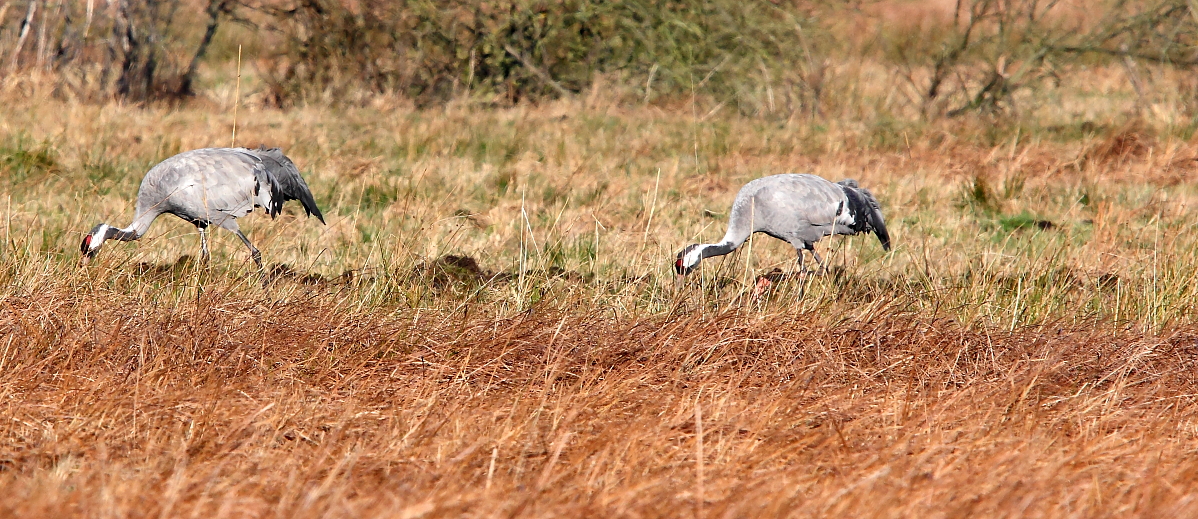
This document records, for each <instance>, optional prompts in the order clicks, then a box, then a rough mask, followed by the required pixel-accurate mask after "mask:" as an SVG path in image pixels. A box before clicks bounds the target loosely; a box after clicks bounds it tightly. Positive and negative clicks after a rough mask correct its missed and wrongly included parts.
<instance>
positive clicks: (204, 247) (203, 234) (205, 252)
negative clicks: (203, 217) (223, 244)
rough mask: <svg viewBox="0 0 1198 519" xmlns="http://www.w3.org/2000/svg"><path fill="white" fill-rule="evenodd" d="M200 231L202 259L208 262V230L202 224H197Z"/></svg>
mask: <svg viewBox="0 0 1198 519" xmlns="http://www.w3.org/2000/svg"><path fill="white" fill-rule="evenodd" d="M196 229H199V231H200V261H202V262H204V263H208V232H207V231H206V230H205V229H204V228H203V227H200V226H198V225H197V226H196Z"/></svg>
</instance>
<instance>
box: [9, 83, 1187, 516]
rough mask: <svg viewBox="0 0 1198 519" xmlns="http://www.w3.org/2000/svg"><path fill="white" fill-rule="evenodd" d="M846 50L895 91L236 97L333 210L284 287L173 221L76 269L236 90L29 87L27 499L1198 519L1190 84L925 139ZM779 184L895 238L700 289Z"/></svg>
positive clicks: (21, 321)
mask: <svg viewBox="0 0 1198 519" xmlns="http://www.w3.org/2000/svg"><path fill="white" fill-rule="evenodd" d="M845 67H846V69H845V70H841V71H839V73H838V75H836V76H835V77H838V78H857V79H856V80H855V81H857V82H855V83H851V84H845V85H841V86H843V87H844V88H856V89H858V90H856V92H858V93H860V95H861V97H862V98H863V99H873V100H875V101H874V102H875V106H874V108H876V110H873V109H866V108H868V106H866V107H865V108H863V107H862V106H856V107H854V106H841V107H837V106H835V105H833V106H829V107H827V110H828V113H826V114H825V115H824V116H823V117H821V118H818V119H815V118H808V117H797V116H796V117H790V118H785V117H755V118H745V117H741V116H738V115H735V114H734V113H732V110H725V109H722V108H721V107H720V105H719V104H715V103H707V104H704V103H699V102H695V103H691V104H687V103H682V102H679V103H677V104H676V105H668V104H665V103H662V104H654V105H649V106H639V105H636V104H629V103H628V102H626V101H624V100H621V99H618V98H617V97H616V96H611V95H607V93H605V92H604V91H602V90H601V89H598V88H597V89H594V90H593V91H592V92H590V93H588V94H586V95H582V96H578V97H576V98H573V99H568V100H563V101H558V102H553V103H546V104H542V105H539V106H525V105H519V106H516V107H512V108H484V107H479V106H475V105H473V104H471V103H469V102H465V101H463V102H460V103H453V104H450V105H449V106H447V107H444V108H439V109H425V110H416V109H413V108H411V107H410V106H407V105H404V104H402V103H395V102H391V101H388V100H387V99H385V98H380V99H379V100H378V101H377V102H376V103H374V105H373V106H369V107H361V108H340V109H330V108H324V107H321V106H306V107H297V108H294V109H291V110H288V111H278V110H271V109H266V108H262V107H259V106H256V105H253V104H251V105H250V106H247V107H242V108H241V112H240V115H239V129H238V134H237V136H238V138H237V144H239V145H248V146H256V145H258V144H259V143H265V144H268V145H277V146H282V147H284V148H285V149H286V151H287V153H288V155H289V156H290V157H291V158H293V159H294V160H295V162H296V163H297V164H298V165H299V167H300V169H301V171H302V172H303V174H304V175H305V177H306V178H307V179H308V182H309V184H310V185H311V186H312V191H313V192H314V193H315V195H316V199H317V201H318V203H319V204H320V206H321V207H322V209H324V212H325V215H326V220H327V222H328V225H326V226H321V225H320V224H319V222H317V221H316V220H315V219H305V218H303V217H302V212H301V211H300V210H299V209H298V206H293V207H289V208H288V210H287V211H286V214H284V215H282V216H281V217H280V218H278V219H277V220H274V221H271V220H270V219H268V218H265V217H263V216H261V215H260V214H259V215H256V216H253V217H250V218H246V219H244V220H243V222H244V223H243V225H242V228H243V229H245V230H246V233H247V234H248V236H249V237H250V238H251V239H252V240H254V241H255V242H256V243H257V244H258V246H259V248H261V249H262V251H263V254H264V256H265V261H266V263H267V265H268V271H269V274H268V277H269V278H270V282H269V283H268V284H266V286H263V284H262V283H261V282H260V279H259V277H258V274H257V272H256V271H255V270H254V269H253V268H252V263H251V262H250V261H249V255H248V253H247V252H246V250H245V249H244V247H243V246H242V245H241V244H240V242H239V241H238V240H236V239H235V238H234V237H233V236H232V235H229V234H228V233H223V232H222V231H216V232H215V233H213V236H214V240H213V244H212V247H213V258H212V261H211V262H210V263H209V264H208V265H200V264H197V263H196V262H195V261H194V260H193V258H194V257H195V256H196V255H198V249H199V240H198V236H197V235H196V233H195V231H194V228H193V227H191V226H190V225H188V224H185V223H183V222H182V221H180V220H178V219H175V218H173V217H170V216H165V217H163V218H162V219H160V220H159V221H158V222H157V223H155V225H154V227H152V228H151V230H150V232H149V234H148V235H147V236H146V237H145V238H143V239H142V240H141V241H139V242H134V243H127V244H126V243H116V242H113V243H109V244H108V245H106V246H105V249H104V251H103V252H102V253H101V255H100V256H99V257H98V258H97V261H96V262H93V263H92V264H91V265H89V266H87V267H86V268H81V267H79V265H78V259H79V258H78V254H79V253H78V250H79V241H80V240H81V238H82V235H83V233H85V232H86V231H87V230H89V229H90V228H91V227H92V226H93V225H94V224H96V223H99V222H101V221H104V222H108V223H110V224H114V225H120V226H123V225H126V224H127V223H128V222H129V220H130V219H131V218H132V212H133V203H134V199H135V195H136V191H137V186H138V183H139V182H140V179H141V177H142V175H143V174H144V172H145V171H146V170H147V169H148V168H149V167H150V166H152V165H153V164H155V163H156V162H157V161H160V160H162V159H164V158H166V157H169V156H171V155H173V154H175V153H177V152H179V151H182V150H187V149H192V148H198V147H207V146H227V145H229V144H230V131H229V130H230V123H231V114H230V111H231V107H230V106H229V105H228V104H227V103H224V104H222V100H224V99H227V97H224V96H227V92H226V90H227V88H226V87H227V85H223V84H220V85H215V86H212V87H211V89H210V90H207V91H206V92H205V94H204V96H203V97H201V98H200V99H198V100H196V101H194V102H192V103H190V104H187V105H184V106H182V107H178V108H168V107H155V106H140V107H139V106H128V105H121V104H117V103H109V104H100V105H97V104H81V103H75V102H71V101H64V100H61V99H57V98H53V97H49V96H47V95H44V94H39V90H38V89H37V87H36V85H32V86H28V87H27V89H26V90H21V89H22V88H26V87H23V86H18V87H11V85H10V88H9V90H10V91H9V94H8V95H9V97H7V98H6V101H7V102H6V105H5V107H4V108H3V109H2V111H3V112H2V114H3V117H2V118H0V170H2V171H3V179H2V180H0V197H2V199H0V204H3V207H4V212H3V225H4V230H3V232H4V239H5V241H4V246H3V249H2V256H0V396H2V398H0V488H3V489H4V490H5V491H4V492H3V496H2V497H0V514H2V515H12V516H23V517H33V516H94V517H109V516H137V517H142V516H146V517H148V516H157V517H175V516H189V517H226V516H228V517H243V516H244V517H264V516H277V517H301V516H302V517H306V516H346V517H362V516H388V517H389V516H395V517H440V516H455V517H456V516H461V515H469V516H486V517H491V516H511V517H525V516H573V515H591V516H612V515H618V516H694V517H752V516H887V517H890V516H896V515H906V516H921V517H924V516H946V517H948V516H966V515H970V516H973V515H987V516H993V515H1019V516H1025V515H1026V516H1074V515H1076V516H1120V517H1124V516H1129V515H1131V516H1185V515H1195V514H1198V505H1196V504H1195V503H1198V501H1195V499H1194V498H1195V494H1194V492H1193V490H1192V488H1191V487H1192V481H1193V480H1194V478H1195V477H1196V476H1198V462H1196V461H1195V458H1194V456H1193V452H1194V450H1195V449H1196V448H1198V438H1196V437H1195V435H1196V434H1198V420H1196V419H1195V411H1196V404H1198V401H1196V399H1195V396H1194V395H1195V394H1198V380H1196V379H1195V376H1194V373H1195V368H1196V367H1198V366H1195V358H1198V357H1195V353H1198V351H1195V348H1196V347H1198V326H1196V324H1198V323H1196V321H1195V319H1194V318H1193V317H1192V315H1193V310H1194V302H1195V290H1198V276H1196V275H1195V272H1196V270H1198V260H1196V259H1195V255H1196V253H1198V238H1196V237H1195V235H1194V234H1193V232H1192V231H1191V230H1192V229H1193V228H1194V226H1195V225H1196V224H1198V218H1195V216H1194V215H1193V211H1192V210H1191V209H1190V207H1191V206H1192V205H1193V203H1194V202H1195V201H1196V200H1195V197H1196V195H1198V192H1196V191H1195V189H1194V187H1193V183H1192V178H1193V175H1194V171H1195V167H1196V164H1198V147H1196V146H1195V145H1194V144H1193V142H1192V139H1191V136H1190V134H1191V133H1192V129H1193V128H1192V126H1187V125H1188V124H1190V123H1189V122H1188V118H1187V117H1188V116H1187V115H1186V114H1184V113H1180V112H1179V111H1178V110H1179V108H1178V107H1180V106H1182V104H1181V102H1180V101H1178V100H1177V99H1178V98H1177V96H1178V95H1180V94H1177V93H1176V92H1172V93H1168V95H1165V94H1162V97H1161V98H1160V99H1159V100H1158V101H1159V102H1157V103H1155V104H1151V105H1148V106H1141V107H1138V108H1137V101H1136V99H1135V96H1134V93H1131V91H1130V88H1131V87H1130V86H1128V85H1127V84H1126V79H1122V77H1121V76H1120V75H1119V74H1120V72H1119V71H1118V69H1102V68H1101V67H1096V68H1095V69H1094V70H1092V71H1091V72H1090V73H1089V74H1080V75H1076V76H1071V77H1076V80H1075V81H1076V83H1074V84H1066V85H1063V86H1061V87H1060V88H1058V89H1056V90H1052V91H1051V92H1050V93H1049V94H1047V95H1046V97H1043V98H1037V99H1031V100H1023V101H1021V102H1022V103H1023V104H1022V105H1021V106H1023V107H1024V108H1023V109H1024V110H1025V111H1027V112H1029V113H1032V114H1034V115H1029V116H1025V117H1022V118H1020V119H1017V120H1005V119H988V118H973V117H970V118H961V119H946V120H940V121H935V122H910V121H912V120H913V119H895V118H890V117H889V116H886V115H885V114H889V113H895V110H894V109H889V108H887V106H888V105H886V103H890V102H893V101H888V100H887V99H888V94H886V91H887V90H886V89H887V83H886V81H885V75H884V74H881V73H880V72H878V70H876V69H874V68H870V67H869V66H868V64H856V65H846V66H845ZM854 67H855V68H854ZM1158 74H1159V75H1158V80H1159V84H1160V85H1167V84H1171V83H1169V82H1168V81H1166V80H1167V79H1169V77H1168V75H1167V73H1166V72H1158ZM879 77H880V78H882V79H879ZM871 78H872V79H871ZM1162 88H1163V87H1162ZM1061 92H1065V93H1067V94H1065V93H1061ZM1170 96H1173V97H1170ZM863 106H864V105H863ZM884 108H885V110H884ZM1135 114H1139V115H1138V116H1136V115H1135ZM904 121H907V122H904ZM787 171H797V172H811V173H815V174H818V175H821V176H823V177H825V178H829V179H831V180H839V179H841V178H856V179H858V180H859V181H860V182H861V184H862V185H863V186H865V187H868V188H870V189H871V190H872V191H873V192H874V193H875V194H876V195H877V197H878V199H879V200H880V201H881V203H882V206H883V210H884V212H885V214H886V216H887V219H888V225H889V228H890V231H891V235H892V237H893V239H894V245H895V247H894V250H893V251H891V252H889V253H885V252H883V251H882V249H881V247H880V246H879V244H878V243H877V241H876V240H875V239H874V238H873V237H872V236H861V237H851V238H845V237H836V238H832V239H828V240H825V241H824V242H822V243H821V244H820V251H821V253H822V254H823V256H824V257H825V258H826V259H828V260H829V262H830V264H831V266H832V268H831V269H830V272H829V273H828V274H827V275H822V276H806V277H802V278H798V279H791V280H789V281H786V282H783V283H779V284H777V285H775V286H774V287H773V288H772V289H771V290H770V291H767V292H765V293H763V294H757V293H755V291H754V290H753V287H754V286H755V280H756V279H757V277H758V276H759V275H762V274H765V273H768V272H770V271H771V270H773V269H775V268H778V269H782V270H783V271H788V270H790V269H792V268H793V265H794V251H793V249H791V248H790V247H789V246H788V245H786V244H784V243H782V242H779V241H777V240H773V239H771V238H768V237H758V238H755V239H753V240H752V241H751V242H750V243H748V244H746V245H745V247H743V248H742V249H741V250H740V251H738V252H737V253H735V254H732V255H729V256H727V257H725V258H722V259H713V260H709V261H707V262H705V263H704V264H703V265H702V266H701V267H700V269H699V270H698V271H697V272H696V273H695V274H693V275H692V276H691V278H690V279H689V280H688V281H687V282H686V283H684V284H679V283H676V281H675V279H674V277H673V273H672V270H671V268H670V267H671V263H672V260H673V257H674V254H675V253H676V252H677V251H678V250H679V249H681V248H682V247H683V246H684V245H686V244H688V243H693V242H700V241H702V242H710V241H714V240H716V239H718V238H719V237H720V236H722V235H723V232H724V230H725V228H724V225H725V219H726V217H727V212H728V206H729V204H730V202H731V200H732V198H733V196H734V195H735V192H736V190H737V189H738V188H739V186H740V185H742V184H743V183H744V182H746V181H748V180H750V179H753V178H756V177H759V176H763V175H766V174H772V173H781V172H787ZM450 256H452V258H450Z"/></svg>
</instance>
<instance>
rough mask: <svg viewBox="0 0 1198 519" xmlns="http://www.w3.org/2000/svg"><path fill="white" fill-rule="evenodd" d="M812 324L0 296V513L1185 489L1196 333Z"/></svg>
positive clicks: (839, 509) (1101, 500)
mask: <svg viewBox="0 0 1198 519" xmlns="http://www.w3.org/2000/svg"><path fill="white" fill-rule="evenodd" d="M822 322H824V319H823V317H822V316H817V315H809V314H771V315H766V316H751V315H743V314H740V313H737V312H731V313H723V314H717V315H709V316H703V315H677V316H673V317H654V318H611V317H604V316H601V315H596V314H594V313H587V312H574V311H558V310H551V309H543V310H536V311H531V312H527V313H524V314H520V315H516V316H513V317H507V318H500V317H491V316H486V315H469V316H462V315H461V314H456V315H454V314H448V313H440V312H427V311H425V312H419V313H417V312H413V311H400V312H396V313H393V314H386V315H383V314H377V313H360V312H354V311H351V310H347V309H344V308H341V307H340V305H338V304H336V301H335V300H332V299H329V298H316V299H308V300H303V301H293V302H286V301H278V302H267V301H255V300H245V299H240V298H237V297H228V296H221V295H219V294H205V295H204V296H202V297H200V298H199V299H194V300H184V301H181V302H180V303H178V304H175V305H163V306H157V307H153V306H145V305H144V304H143V303H140V302H138V301H136V300H131V299H129V298H128V297H127V296H122V295H119V294H109V295H100V294H79V295H71V294H69V293H67V292H63V291H48V292H41V293H37V294H30V295H28V296H24V297H12V298H9V299H7V300H6V303H5V305H4V306H3V307H2V309H0V329H2V330H3V333H4V336H5V337H8V338H10V340H9V341H8V342H9V343H10V347H7V348H4V350H3V351H4V354H3V356H2V357H0V369H3V371H4V373H5V377H4V381H3V383H2V385H0V391H3V392H4V394H5V395H6V398H5V399H4V400H3V404H0V413H2V414H3V418H4V420H3V422H4V423H5V424H7V425H5V426H4V427H3V428H0V437H2V441H0V445H2V446H3V447H0V460H2V461H0V467H2V470H0V484H2V485H4V487H5V488H7V490H8V491H7V492H6V494H5V497H4V498H2V499H0V509H3V510H4V511H5V513H7V514H14V515H22V516H30V515H40V516H61V515H64V514H65V515H73V514H74V513H75V512H74V511H76V510H89V511H91V513H104V514H115V515H138V516H154V515H197V514H198V515H201V516H220V515H228V514H233V515H239V516H261V515H284V516H293V517H308V516H326V515H341V514H348V515H354V516H370V515H392V514H395V513H416V512H420V513H421V515H424V516H458V515H461V514H468V515H487V516H489V515H512V514H515V515H522V516H538V515H554V516H561V515H578V514H598V515H627V514H636V515H655V516H662V515H669V516H677V515H678V514H679V513H683V514H690V513H696V514H699V513H701V514H706V515H715V516H719V515H725V514H732V515H739V514H751V515H791V514H795V513H799V514H800V515H813V516H814V515H846V514H847V515H854V516H875V515H885V516H893V515H895V514H901V515H925V514H928V513H947V514H949V515H978V514H981V515H1000V514H1013V513H1023V514H1034V515H1060V514H1064V513H1082V514H1085V515H1088V516H1113V515H1125V512H1126V511H1127V510H1131V509H1134V510H1136V514H1137V515H1147V516H1159V515H1178V514H1189V513H1194V512H1195V510H1193V508H1192V507H1193V501H1192V500H1189V499H1187V498H1186V497H1185V494H1184V493H1174V492H1172V491H1170V490H1168V489H1169V488H1185V486H1186V482H1187V481H1189V480H1190V478H1192V477H1193V474H1194V473H1195V470H1198V463H1195V461H1193V457H1192V456H1189V454H1188V453H1189V452H1192V450H1193V449H1194V447H1195V446H1196V445H1198V438H1195V436H1194V434H1193V430H1194V429H1193V427H1192V425H1193V424H1192V419H1191V417H1192V416H1194V414H1195V411H1196V410H1198V409H1195V407H1196V405H1198V402H1196V401H1195V398H1194V397H1193V395H1194V394H1195V393H1198V378H1196V377H1195V376H1194V373H1196V372H1198V371H1196V370H1195V368H1198V366H1196V365H1195V361H1194V360H1193V359H1194V358H1196V354H1198V329H1191V328H1179V329H1175V330H1170V331H1168V332H1167V333H1164V334H1162V335H1159V336H1147V335H1139V334H1133V333H1119V334H1116V335H1111V334H1109V333H1096V332H1094V331H1091V330H1086V329H1074V328H1069V327H1058V326H1051V325H1045V326H1039V327H1034V328H1026V329H1021V330H1018V331H1015V332H1007V331H999V330H995V329H988V330H984V331H971V330H967V329H965V328H963V327H962V326H961V325H959V324H958V323H955V322H953V321H951V320H943V319H926V318H921V317H913V316H904V315H902V314H893V313H881V314H876V315H874V316H872V317H871V318H870V319H868V320H863V321H862V320H854V321H847V322H841V323H838V324H836V325H825V324H819V323H822ZM15 345H19V347H16V346H15ZM696 408H699V409H701V413H699V412H697V411H696ZM700 414H701V417H702V418H701V422H700V421H699V420H698V419H696V416H699V415H700ZM700 423H701V427H700ZM700 431H702V433H701V434H700ZM699 444H702V446H703V447H702V449H701V451H702V452H703V453H704V454H703V455H704V458H703V461H702V466H703V471H702V474H703V478H704V479H703V480H702V481H701V482H700V481H699V480H697V479H696V478H697V477H698V473H699V472H698V468H697V467H698V464H697V461H696V458H695V453H696V452H698V451H699V450H697V449H698V445H699ZM1149 481H1151V482H1152V483H1151V484H1149V483H1148V482H1149ZM699 489H702V493H701V494H700V493H699ZM147 495H157V496H161V499H152V500H147V499H145V496H147ZM234 506H235V507H236V511H235V512H234V510H233V509H231V508H230V507H234ZM397 511H398V512H397ZM799 511H802V512H799Z"/></svg>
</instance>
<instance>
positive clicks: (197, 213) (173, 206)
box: [79, 147, 324, 268]
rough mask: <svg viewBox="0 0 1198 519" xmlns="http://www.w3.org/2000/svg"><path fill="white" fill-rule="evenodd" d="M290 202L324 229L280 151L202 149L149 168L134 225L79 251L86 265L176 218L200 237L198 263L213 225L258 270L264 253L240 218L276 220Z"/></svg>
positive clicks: (98, 236)
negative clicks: (256, 214) (158, 222)
mask: <svg viewBox="0 0 1198 519" xmlns="http://www.w3.org/2000/svg"><path fill="white" fill-rule="evenodd" d="M288 200H299V201H300V203H301V204H303V206H304V211H305V212H306V213H307V214H308V216H313V215H315V216H316V218H318V219H319V220H320V223H322V224H323V223H324V215H322V214H320V208H318V207H316V201H315V200H313V199H312V192H311V191H309V190H308V184H307V183H305V182H304V179H303V178H302V177H300V174H299V170H298V169H296V167H295V164H294V163H292V162H291V159H289V158H287V156H286V155H283V151H282V150H280V149H278V148H270V149H267V148H266V147H260V148H258V149H256V150H253V149H247V148H204V149H198V150H191V151H185V152H183V153H180V154H178V155H175V156H173V157H171V158H168V159H166V160H164V161H162V162H160V163H158V165H156V166H154V167H153V168H150V171H149V172H148V173H146V176H145V178H143V179H142V181H141V187H140V188H139V189H138V190H137V210H136V211H137V212H136V214H135V215H134V217H133V223H132V224H130V225H129V226H128V227H125V228H123V229H118V228H116V227H113V226H111V225H108V224H106V223H101V224H99V225H97V226H95V227H94V228H92V230H91V232H89V233H87V235H86V236H84V237H83V244H82V245H80V247H79V249H80V251H81V252H82V253H83V260H82V261H83V263H87V262H88V261H89V260H90V259H91V258H93V257H95V255H96V253H98V252H100V247H102V246H103V245H104V241H105V240H120V241H133V240H136V239H139V238H141V237H142V236H143V235H145V233H146V231H147V230H149V228H150V224H151V223H153V222H154V219H155V218H158V216H159V215H161V214H164V213H169V214H173V215H175V216H178V217H179V218H182V219H184V220H186V221H188V222H190V223H191V224H193V225H195V226H196V228H197V229H199V231H200V257H201V259H202V260H204V261H207V260H208V236H207V234H206V233H205V230H206V229H207V228H208V226H210V225H215V226H218V227H222V228H224V229H227V230H229V231H230V232H232V233H233V234H236V235H237V237H238V238H241V241H242V242H243V243H245V246H246V247H249V249H250V256H251V257H253V258H254V263H255V264H256V265H258V267H259V268H261V267H262V253H261V252H258V248H257V247H254V244H253V243H250V240H249V238H246V237H245V234H243V233H242V232H241V229H240V228H238V227H237V221H236V220H237V218H240V217H242V216H246V215H248V214H250V213H252V212H253V211H254V208H257V207H262V208H264V209H265V211H266V213H267V214H269V215H270V216H271V218H274V217H276V216H278V214H279V211H281V210H282V209H283V203H284V202H286V201H288Z"/></svg>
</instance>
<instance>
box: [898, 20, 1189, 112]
mask: <svg viewBox="0 0 1198 519" xmlns="http://www.w3.org/2000/svg"><path fill="white" fill-rule="evenodd" d="M1096 9H1097V12H1099V13H1101V16H1099V17H1096V18H1097V19H1098V21H1097V22H1094V23H1086V22H1083V21H1078V20H1073V19H1071V18H1070V17H1069V16H1066V15H1063V14H1062V13H1061V12H1060V7H1059V2H1058V0H1048V1H1044V0H968V1H967V0H958V1H957V4H956V7H955V8H954V11H953V13H952V20H951V22H948V23H947V24H943V25H941V26H939V27H936V28H935V30H934V31H933V32H931V33H929V31H926V30H920V31H906V32H903V31H897V32H896V33H893V34H891V35H889V38H888V49H887V52H888V54H889V55H890V57H891V58H892V59H894V60H895V61H897V62H898V63H899V65H900V67H899V71H900V72H899V75H900V76H901V77H902V78H904V79H905V80H906V83H907V84H908V85H909V86H910V87H911V89H912V91H914V92H915V98H916V99H917V104H918V105H919V108H920V111H921V112H922V113H923V114H924V116H925V117H937V116H940V115H947V116H950V117H954V116H958V115H962V114H965V113H970V112H982V113H999V112H1003V113H1009V112H1011V111H1014V110H1016V108H1017V107H1016V101H1015V100H1016V95H1015V94H1016V93H1017V92H1018V91H1020V90H1024V89H1028V88H1032V87H1035V86H1036V85H1040V84H1044V83H1045V82H1046V81H1047V82H1054V81H1057V82H1059V80H1060V74H1061V73H1062V71H1063V69H1064V67H1065V66H1066V65H1068V64H1070V63H1073V62H1076V61H1077V60H1078V59H1079V58H1082V57H1084V56H1087V55H1101V56H1108V57H1116V58H1118V59H1120V60H1122V61H1124V62H1125V63H1127V64H1128V67H1129V68H1131V67H1134V61H1132V60H1137V59H1139V60H1150V61H1154V62H1160V63H1169V64H1173V65H1177V66H1193V65H1195V64H1198V59H1196V58H1195V57H1194V53H1195V47H1194V42H1195V36H1196V34H1198V25H1196V24H1195V21H1196V20H1198V18H1196V17H1195V15H1194V11H1192V9H1191V6H1190V5H1189V2H1188V0H1163V1H1156V2H1131V1H1128V0H1117V1H1114V2H1110V3H1107V4H1106V5H1102V6H1096ZM929 36H930V37H929ZM1129 75H1130V76H1132V77H1131V81H1133V82H1134V83H1136V88H1137V91H1140V85H1139V83H1138V81H1139V80H1138V78H1137V77H1135V76H1134V73H1133V72H1129Z"/></svg>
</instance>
